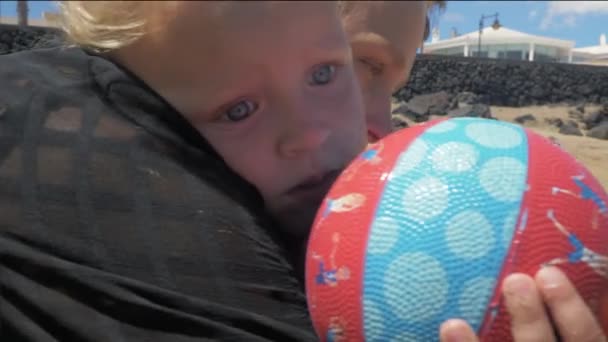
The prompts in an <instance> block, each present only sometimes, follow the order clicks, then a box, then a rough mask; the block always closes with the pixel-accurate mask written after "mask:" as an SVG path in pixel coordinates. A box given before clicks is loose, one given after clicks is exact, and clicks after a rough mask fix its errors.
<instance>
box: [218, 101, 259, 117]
mask: <svg viewBox="0 0 608 342" xmlns="http://www.w3.org/2000/svg"><path fill="white" fill-rule="evenodd" d="M256 109H258V105H257V104H256V103H255V102H253V101H250V100H242V101H240V102H239V103H237V104H235V105H234V106H232V107H230V108H228V110H226V112H225V113H224V114H225V115H226V118H227V119H228V120H230V121H234V122H237V121H241V120H244V119H246V118H248V117H249V116H250V115H251V114H253V112H255V111H256Z"/></svg>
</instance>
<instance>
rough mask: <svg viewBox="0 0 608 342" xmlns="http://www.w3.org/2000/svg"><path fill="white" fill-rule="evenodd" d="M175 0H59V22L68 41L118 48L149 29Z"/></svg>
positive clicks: (98, 46)
mask: <svg viewBox="0 0 608 342" xmlns="http://www.w3.org/2000/svg"><path fill="white" fill-rule="evenodd" d="M175 3H176V2H175V1H58V7H59V10H60V12H59V16H58V24H59V26H60V27H61V28H62V29H63V31H64V32H65V33H66V36H67V39H68V42H70V43H73V44H76V45H80V46H83V47H87V48H90V49H93V50H96V51H108V50H115V49H119V48H121V47H124V46H126V45H129V44H131V43H133V42H134V41H136V40H137V39H139V38H140V37H142V36H143V35H145V34H147V33H149V32H150V29H151V27H153V24H152V23H151V22H152V21H155V19H157V18H159V14H160V13H162V12H165V13H167V10H168V9H170V8H171V7H172V6H173V5H175Z"/></svg>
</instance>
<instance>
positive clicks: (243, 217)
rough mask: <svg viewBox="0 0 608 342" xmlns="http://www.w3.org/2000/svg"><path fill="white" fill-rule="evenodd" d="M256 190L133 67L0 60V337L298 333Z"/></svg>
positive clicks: (89, 59) (87, 57)
mask: <svg viewBox="0 0 608 342" xmlns="http://www.w3.org/2000/svg"><path fill="white" fill-rule="evenodd" d="M259 203H261V201H260V199H259V198H258V195H257V193H256V192H255V191H254V190H253V189H252V188H251V187H250V186H249V185H248V184H246V183H245V182H244V181H242V180H241V179H240V178H238V177H236V176H235V175H234V174H233V173H231V172H230V170H228V168H227V167H226V166H225V165H224V164H223V162H222V161H221V160H220V159H219V158H217V156H216V155H215V154H214V153H213V152H212V151H211V150H210V149H209V148H208V147H207V145H206V144H205V143H204V141H202V139H201V138H200V136H199V135H198V134H197V133H196V132H195V131H194V130H192V128H191V127H190V126H189V125H187V124H186V123H185V122H184V121H183V119H181V117H180V116H179V115H177V113H176V112H175V111H174V110H173V109H172V108H171V107H170V106H168V105H167V104H166V103H165V102H163V101H162V99H161V98H160V97H159V96H157V95H156V94H155V93H154V92H152V91H151V90H150V89H148V88H147V87H146V86H145V85H144V84H143V83H141V82H140V81H139V80H137V78H135V77H134V76H133V75H130V74H129V73H128V72H126V71H124V70H122V69H121V68H120V67H119V66H117V65H116V64H114V63H111V62H110V61H109V60H107V59H104V58H101V57H99V56H95V55H92V54H90V53H86V52H85V51H83V50H81V49H78V48H50V49H39V50H32V51H26V52H20V53H13V54H8V55H3V56H0V286H1V287H0V341H11V342H13V341H116V342H120V341H172V342H182V341H202V340H222V341H262V340H271V341H312V340H315V337H314V333H313V331H312V328H311V325H310V322H309V317H308V313H307V310H306V302H305V297H304V294H303V292H302V290H301V286H300V284H299V282H298V281H297V280H296V277H295V276H294V273H293V270H292V267H291V266H290V264H289V262H288V260H287V258H286V257H285V256H284V254H283V249H282V247H281V244H280V241H279V240H278V239H277V238H276V237H275V236H274V235H273V234H272V233H271V232H273V231H275V230H276V229H275V228H274V223H273V222H272V221H271V220H269V219H268V218H266V217H265V216H264V215H263V214H262V212H263V210H262V208H261V207H260V204H259Z"/></svg>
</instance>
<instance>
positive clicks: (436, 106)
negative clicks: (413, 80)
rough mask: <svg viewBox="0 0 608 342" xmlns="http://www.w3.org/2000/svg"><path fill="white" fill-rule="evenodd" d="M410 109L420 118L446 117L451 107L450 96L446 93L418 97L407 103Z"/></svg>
mask: <svg viewBox="0 0 608 342" xmlns="http://www.w3.org/2000/svg"><path fill="white" fill-rule="evenodd" d="M407 106H408V107H409V109H410V110H411V111H412V112H414V113H416V114H417V115H418V116H420V117H425V116H426V117H428V116H429V115H445V114H446V113H447V111H448V109H449V107H450V94H448V93H447V92H445V91H440V92H437V93H432V94H426V95H417V96H414V97H413V98H412V99H411V100H410V101H408V102H407Z"/></svg>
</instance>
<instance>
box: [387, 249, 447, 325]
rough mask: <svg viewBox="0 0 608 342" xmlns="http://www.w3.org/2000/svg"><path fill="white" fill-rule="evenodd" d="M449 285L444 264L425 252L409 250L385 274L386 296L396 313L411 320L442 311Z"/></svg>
mask: <svg viewBox="0 0 608 342" xmlns="http://www.w3.org/2000/svg"><path fill="white" fill-rule="evenodd" d="M448 288H449V284H448V281H447V277H446V273H445V270H444V269H443V267H441V263H439V261H437V260H436V259H435V258H433V257H431V256H429V255H427V254H425V253H418V252H417V253H407V254H404V255H402V256H400V257H398V258H397V259H395V260H394V261H393V262H392V263H391V264H390V265H389V266H388V268H387V270H386V272H385V274H384V298H385V300H386V302H387V303H388V305H389V307H390V308H391V310H392V312H393V313H394V314H395V315H396V316H397V317H399V318H401V319H403V320H405V321H409V322H422V321H425V320H428V319H430V318H432V317H434V316H436V315H437V314H439V313H440V312H441V311H442V309H443V306H444V305H445V302H446V299H447V294H448Z"/></svg>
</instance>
